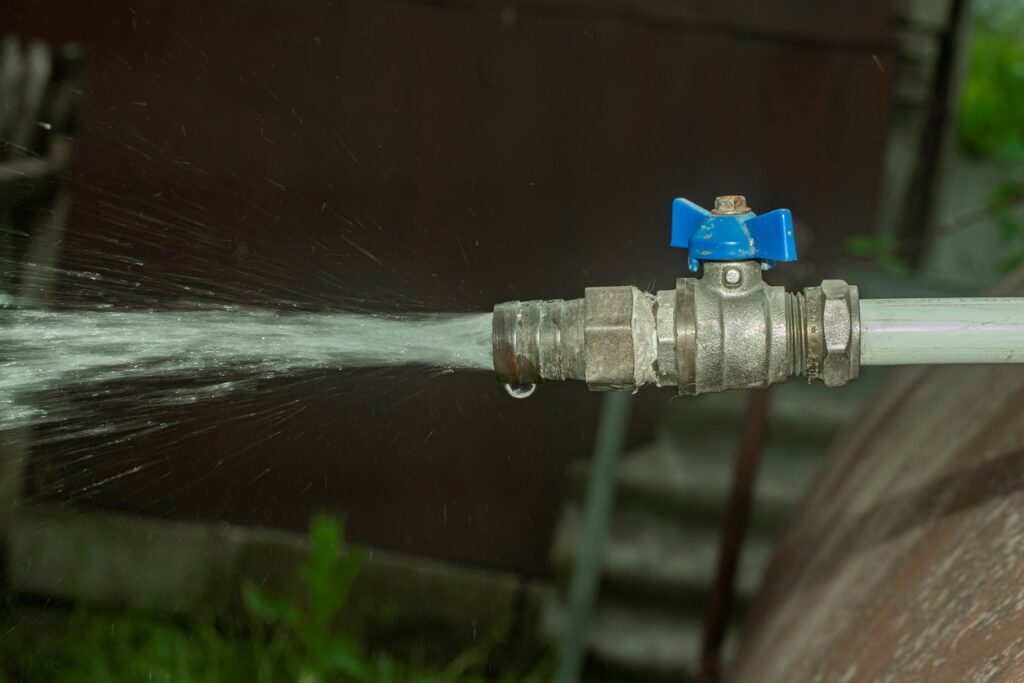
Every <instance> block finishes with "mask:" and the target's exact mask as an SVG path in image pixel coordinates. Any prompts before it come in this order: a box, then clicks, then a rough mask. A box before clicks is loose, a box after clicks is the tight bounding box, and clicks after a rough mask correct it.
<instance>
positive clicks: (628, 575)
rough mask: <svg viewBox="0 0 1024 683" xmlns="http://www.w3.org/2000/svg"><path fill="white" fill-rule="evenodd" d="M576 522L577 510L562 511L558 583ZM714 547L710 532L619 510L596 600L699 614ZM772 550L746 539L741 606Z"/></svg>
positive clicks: (555, 561)
mask: <svg viewBox="0 0 1024 683" xmlns="http://www.w3.org/2000/svg"><path fill="white" fill-rule="evenodd" d="M581 523H582V515H581V513H580V511H579V510H578V509H577V508H575V507H571V506H570V507H567V508H566V509H565V511H564V513H563V515H562V521H561V523H560V524H559V526H558V529H557V531H556V534H555V538H554V542H553V545H552V558H551V560H552V565H553V567H554V569H555V571H556V573H557V574H558V575H559V576H561V577H563V578H564V577H567V576H568V575H569V573H570V572H571V569H572V565H573V561H574V558H575V556H576V550H577V547H578V546H577V544H578V542H579V538H580V526H581ZM718 543H719V539H718V531H717V530H716V529H714V528H708V527H690V526H687V525H686V524H685V523H680V521H679V520H674V519H670V518H666V517H663V516H659V515H656V514H652V513H651V512H649V511H645V510H626V511H620V512H618V513H617V514H616V515H615V518H614V519H613V521H612V524H611V527H610V529H609V537H608V543H607V545H606V546H605V559H604V573H603V575H602V582H601V595H602V596H606V595H614V596H617V597H618V598H619V599H623V600H625V599H629V600H632V601H635V602H637V603H646V604H650V605H656V606H660V608H661V609H664V610H668V611H680V612H681V611H687V610H696V611H699V612H701V613H702V612H703V609H704V600H705V596H706V593H707V590H708V586H710V585H711V583H712V581H713V580H714V576H715V571H716V567H717V563H718ZM771 548H772V541H771V540H770V539H767V538H763V537H751V538H750V539H749V540H748V542H747V543H746V544H745V545H744V547H743V554H742V556H741V562H740V567H739V574H738V576H737V595H738V598H739V600H740V601H741V602H743V601H746V600H748V599H749V598H751V597H752V596H753V594H754V592H755V591H756V590H757V587H758V585H759V584H760V582H761V577H762V575H763V574H764V570H765V567H766V566H767V564H768V560H769V557H770V554H771ZM563 583H564V581H563ZM602 599H603V598H602Z"/></svg>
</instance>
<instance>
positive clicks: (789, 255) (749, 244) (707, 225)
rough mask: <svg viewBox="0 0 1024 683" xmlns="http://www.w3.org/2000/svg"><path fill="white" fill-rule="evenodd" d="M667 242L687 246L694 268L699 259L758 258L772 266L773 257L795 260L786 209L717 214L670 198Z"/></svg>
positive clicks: (767, 265) (682, 247)
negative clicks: (669, 234)
mask: <svg viewBox="0 0 1024 683" xmlns="http://www.w3.org/2000/svg"><path fill="white" fill-rule="evenodd" d="M669 244H670V245H671V246H673V247H679V248H681V249H687V250H689V252H690V253H689V264H690V270H693V271H696V270H698V269H699V268H700V262H701V261H742V260H748V259H758V260H760V261H762V262H763V263H764V266H765V268H771V267H772V266H773V265H775V262H776V261H795V260H796V239H795V236H794V233H793V215H792V214H791V213H790V212H789V209H776V210H775V211H769V212H768V213H765V214H761V215H757V214H755V213H753V212H747V213H743V214H736V215H717V214H714V213H712V212H710V211H708V210H707V209H703V208H701V207H699V206H697V205H696V204H694V203H693V202H691V201H689V200H687V199H682V198H679V199H676V200H674V201H673V202H672V237H671V239H670V241H669Z"/></svg>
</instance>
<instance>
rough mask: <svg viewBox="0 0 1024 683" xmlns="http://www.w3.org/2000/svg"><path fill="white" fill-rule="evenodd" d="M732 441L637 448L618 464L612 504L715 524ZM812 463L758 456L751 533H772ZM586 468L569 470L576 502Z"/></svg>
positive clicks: (728, 478)
mask: <svg viewBox="0 0 1024 683" xmlns="http://www.w3.org/2000/svg"><path fill="white" fill-rule="evenodd" d="M735 450H736V443H735V439H733V438H726V437H716V438H710V439H701V440H700V441H699V442H698V441H693V442H691V443H690V444H688V445H687V446H686V447H678V446H676V445H675V444H673V443H672V442H670V441H668V440H667V439H662V440H660V441H657V442H655V443H652V444H650V445H648V446H644V447H641V448H638V449H636V450H634V451H632V452H631V453H629V454H627V455H625V456H624V457H623V460H622V463H621V465H620V466H619V476H618V488H617V490H616V508H617V509H623V510H629V509H644V508H645V509H649V510H652V511H655V512H657V513H659V514H660V515H662V516H668V517H675V518H679V519H685V520H687V521H688V523H689V524H690V525H692V526H704V527H712V528H717V526H718V524H719V522H720V520H721V518H722V514H723V512H724V510H725V508H726V506H727V501H728V494H729V491H730V489H731V487H732V477H733V463H734V461H735V456H736V453H735ZM813 467H814V459H813V457H812V455H811V453H799V452H796V451H795V450H794V449H793V448H792V447H781V446H773V445H769V446H768V447H767V448H766V449H765V452H764V454H763V457H762V462H761V466H760V469H759V473H758V479H757V484H756V489H755V502H754V510H753V515H752V516H751V533H753V534H766V533H772V532H774V531H775V530H776V529H777V528H778V526H779V525H780V524H782V522H783V521H784V520H785V519H786V517H787V516H788V514H789V513H790V512H791V510H792V508H793V506H794V505H795V503H796V500H797V499H798V497H799V495H800V493H801V492H802V491H803V487H804V485H805V483H806V481H807V479H808V477H809V476H810V473H811V471H812V469H813ZM588 471H589V470H588V467H587V465H586V464H585V463H579V464H577V465H575V466H574V467H573V468H572V470H571V473H570V476H571V487H572V489H571V490H572V499H573V501H574V502H575V503H576V504H577V505H578V504H579V501H581V500H582V499H583V495H584V491H585V490H586V479H587V474H588Z"/></svg>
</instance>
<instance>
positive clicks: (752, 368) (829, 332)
mask: <svg viewBox="0 0 1024 683" xmlns="http://www.w3.org/2000/svg"><path fill="white" fill-rule="evenodd" d="M671 245H672V246H675V247H683V248H686V249H688V250H689V265H690V269H691V270H693V271H697V270H700V269H703V273H702V276H701V277H699V278H681V279H679V280H677V281H676V286H675V289H670V290H665V291H660V292H657V293H655V294H650V293H647V292H643V291H640V290H638V289H636V288H635V287H629V286H624V287H591V288H588V289H586V290H585V293H584V296H583V298H582V299H573V300H561V299H556V300H552V301H509V302H506V303H501V304H498V305H497V306H495V308H494V317H493V337H492V342H493V353H494V369H495V372H496V373H497V376H498V379H499V380H500V381H501V382H503V383H504V384H505V385H506V388H507V389H508V390H509V393H511V394H512V395H513V396H516V397H525V396H528V395H530V394H531V393H532V392H533V390H534V389H535V388H536V385H537V384H538V383H540V382H545V381H562V380H583V381H585V382H586V383H587V385H588V386H589V387H590V388H591V389H594V390H599V391H600V390H626V391H635V390H636V389H638V388H639V387H641V386H643V385H645V384H654V385H657V386H675V387H678V388H679V393H680V394H687V395H693V394H704V393H710V392H716V391H723V390H727V389H750V388H756V387H764V386H767V385H769V384H773V383H775V382H781V381H783V380H785V379H787V378H788V377H790V376H792V375H803V376H806V377H807V378H808V379H809V380H815V379H820V380H822V381H823V382H824V383H825V384H826V385H827V386H830V387H836V386H842V385H844V384H846V383H847V382H849V381H850V380H852V379H854V378H856V377H857V376H858V375H859V374H860V366H861V364H862V363H863V364H864V365H896V364H909V363H981V362H985V363H992V362H999V363H1021V362H1024V299H906V300H890V299H879V300H866V301H864V302H861V301H860V299H859V296H858V291H857V287H855V286H853V285H849V284H847V283H846V282H843V281H842V280H825V281H824V282H822V283H821V285H820V286H817V287H807V288H805V289H804V290H803V291H801V292H797V293H787V292H786V291H785V290H784V289H783V288H782V287H778V286H770V285H768V284H766V283H765V282H764V280H763V279H762V277H761V274H762V271H764V270H767V269H769V268H771V267H772V266H774V265H775V263H776V262H778V261H792V260H795V259H796V247H795V241H794V236H793V223H792V217H791V215H790V213H789V211H787V210H786V209H779V210H776V211H771V212H768V213H765V214H761V215H758V214H755V213H753V212H752V211H750V209H749V208H748V207H747V205H746V200H745V199H744V198H743V197H742V196H738V195H731V196H725V197H719V198H717V199H716V201H715V208H714V210H713V211H706V210H704V209H702V208H700V207H698V206H696V205H695V204H693V203H692V202H688V201H687V200H685V199H676V200H675V202H674V203H673V215H672V240H671Z"/></svg>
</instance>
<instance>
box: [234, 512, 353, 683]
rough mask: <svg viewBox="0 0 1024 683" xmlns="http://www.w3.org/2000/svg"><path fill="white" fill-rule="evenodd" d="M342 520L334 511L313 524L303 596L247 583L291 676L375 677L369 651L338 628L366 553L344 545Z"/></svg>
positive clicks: (251, 604) (247, 595)
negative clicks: (334, 516)
mask: <svg viewBox="0 0 1024 683" xmlns="http://www.w3.org/2000/svg"><path fill="white" fill-rule="evenodd" d="M342 538H343V535H342V529H341V525H340V524H339V523H338V522H337V521H336V520H334V519H332V518H330V517H317V518H315V519H314V520H313V523H312V527H311V529H310V553H309V559H308V560H307V562H306V564H305V566H304V567H303V568H302V570H301V572H300V575H301V579H302V582H303V584H304V586H305V589H306V594H305V600H304V601H302V602H298V601H295V600H292V599H290V598H288V597H286V596H283V595H277V594H274V593H271V592H269V591H266V590H264V589H262V588H260V587H259V586H257V585H256V584H254V583H253V582H251V581H249V582H246V584H245V585H244V586H243V597H244V599H245V606H246V609H247V610H248V611H249V614H251V615H252V616H253V617H255V618H256V619H258V620H260V621H262V622H263V623H264V624H265V625H266V626H269V627H270V633H271V635H270V639H271V649H272V651H273V652H275V653H280V655H281V656H280V661H281V662H282V663H283V664H284V665H285V666H283V667H282V668H285V669H288V668H293V667H289V666H287V664H288V663H289V662H294V663H295V664H297V670H295V671H286V672H284V673H286V674H289V677H294V680H297V681H302V682H303V683H319V682H320V681H325V680H328V679H336V680H340V681H366V680H370V673H371V671H372V666H371V662H370V660H369V658H368V657H367V655H366V652H365V651H364V650H363V648H362V647H360V646H359V644H358V643H357V642H356V641H355V639H353V638H352V637H350V636H347V635H344V634H343V633H342V632H340V630H339V629H338V628H337V626H338V625H337V621H338V618H339V616H340V613H341V611H342V609H343V608H344V606H345V599H346V597H347V596H348V592H349V588H350V587H351V586H352V581H353V579H355V576H356V572H357V571H358V570H359V565H360V564H361V563H362V559H363V557H362V553H360V552H357V551H354V550H349V549H343V547H342Z"/></svg>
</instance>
